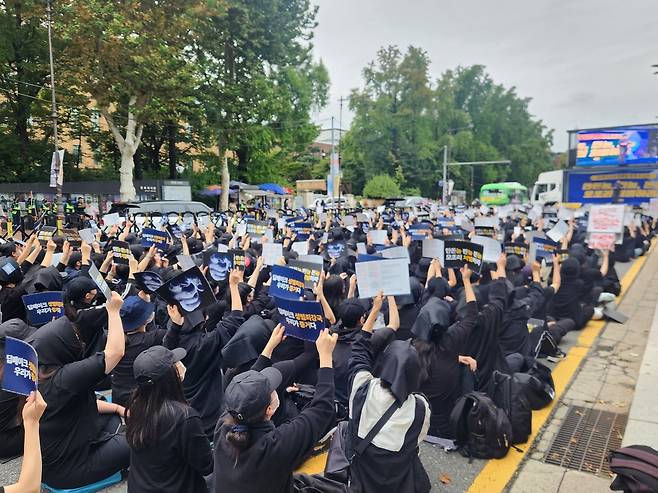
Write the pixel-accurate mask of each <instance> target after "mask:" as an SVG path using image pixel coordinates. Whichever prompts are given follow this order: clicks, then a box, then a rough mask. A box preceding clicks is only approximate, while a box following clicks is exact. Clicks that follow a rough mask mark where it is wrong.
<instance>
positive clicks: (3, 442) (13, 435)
mask: <svg viewBox="0 0 658 493" xmlns="http://www.w3.org/2000/svg"><path fill="white" fill-rule="evenodd" d="M24 436H25V432H24V431H23V427H22V426H17V427H16V428H12V429H10V430H7V431H4V432H2V433H0V457H2V458H9V457H18V456H19V455H23V438H24Z"/></svg>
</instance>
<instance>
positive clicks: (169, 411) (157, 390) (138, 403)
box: [126, 366, 187, 449]
mask: <svg viewBox="0 0 658 493" xmlns="http://www.w3.org/2000/svg"><path fill="white" fill-rule="evenodd" d="M181 404H184V406H181ZM182 408H184V409H185V410H187V401H186V400H185V395H183V385H182V383H181V381H180V378H179V377H178V372H177V371H176V367H175V366H172V367H171V368H170V369H169V371H168V372H167V373H165V374H164V375H163V376H162V377H161V378H159V379H158V380H156V381H155V382H152V383H146V384H139V385H137V388H136V389H135V390H134V392H133V393H132V395H131V396H130V400H129V401H128V410H129V411H130V412H129V413H126V440H127V441H128V445H130V447H131V448H133V449H142V448H148V447H151V446H153V444H155V443H156V442H157V440H158V437H159V436H160V435H161V434H162V429H163V427H164V426H169V425H170V424H171V421H172V418H173V416H174V415H175V414H176V411H177V410H178V409H182Z"/></svg>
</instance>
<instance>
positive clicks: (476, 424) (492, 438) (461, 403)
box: [450, 392, 512, 459]
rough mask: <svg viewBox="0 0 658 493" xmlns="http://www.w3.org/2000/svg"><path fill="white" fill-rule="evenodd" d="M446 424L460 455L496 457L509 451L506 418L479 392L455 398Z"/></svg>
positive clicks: (510, 428)
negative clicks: (455, 400) (450, 430)
mask: <svg viewBox="0 0 658 493" xmlns="http://www.w3.org/2000/svg"><path fill="white" fill-rule="evenodd" d="M450 427H451V428H452V430H453V432H454V436H455V445H456V446H457V448H458V449H459V452H460V453H461V454H462V455H463V456H464V457H469V458H476V459H500V458H501V457H505V456H506V455H507V452H508V451H509V448H510V444H511V442H510V440H511V436H512V426H511V425H510V422H509V419H508V418H507V415H506V414H505V412H504V411H503V410H502V409H500V408H499V407H497V406H496V405H495V404H494V403H493V401H492V400H491V399H490V398H489V397H487V395H486V394H485V393H483V392H469V393H468V394H466V395H464V396H462V397H460V398H459V399H457V402H456V403H455V407H454V408H453V410H452V412H451V413H450Z"/></svg>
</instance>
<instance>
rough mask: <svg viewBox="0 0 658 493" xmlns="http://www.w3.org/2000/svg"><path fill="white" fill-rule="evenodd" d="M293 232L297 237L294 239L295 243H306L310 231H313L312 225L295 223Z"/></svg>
mask: <svg viewBox="0 0 658 493" xmlns="http://www.w3.org/2000/svg"><path fill="white" fill-rule="evenodd" d="M293 230H294V231H295V234H296V235H297V237H296V238H295V240H296V241H306V240H308V238H309V236H310V235H311V231H313V225H312V224H311V223H306V222H303V223H295V224H294V227H293Z"/></svg>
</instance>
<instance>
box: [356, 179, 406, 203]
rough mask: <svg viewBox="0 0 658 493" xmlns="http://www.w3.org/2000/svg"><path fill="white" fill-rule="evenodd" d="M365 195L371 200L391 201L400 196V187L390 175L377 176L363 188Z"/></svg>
mask: <svg viewBox="0 0 658 493" xmlns="http://www.w3.org/2000/svg"><path fill="white" fill-rule="evenodd" d="M363 195H364V196H365V197H368V198H370V199H390V198H394V197H399V196H400V187H399V186H398V184H397V183H396V182H395V180H394V179H393V178H391V177H390V176H388V175H375V176H373V177H372V178H370V179H369V180H368V182H367V183H366V185H365V186H364V187H363Z"/></svg>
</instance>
